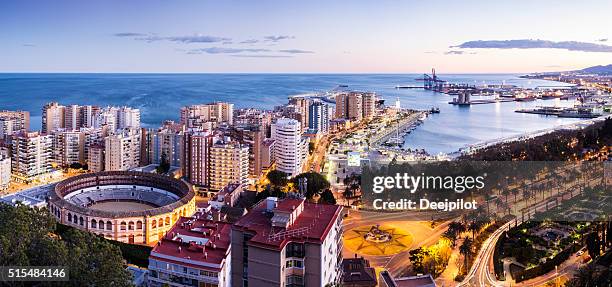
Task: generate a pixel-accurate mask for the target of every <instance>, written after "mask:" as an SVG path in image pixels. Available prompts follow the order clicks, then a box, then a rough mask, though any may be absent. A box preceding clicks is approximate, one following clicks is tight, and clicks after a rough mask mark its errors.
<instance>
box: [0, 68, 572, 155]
mask: <svg viewBox="0 0 612 287" xmlns="http://www.w3.org/2000/svg"><path fill="white" fill-rule="evenodd" d="M419 76H420V75H417V74H0V109H9V110H15V109H20V110H28V111H30V113H31V115H32V124H31V126H32V129H40V126H41V118H40V115H41V113H42V111H41V109H42V106H43V105H44V104H45V103H47V102H50V101H57V102H60V103H62V104H92V105H100V106H106V105H128V106H133V107H137V108H140V109H141V113H142V115H141V116H142V123H143V125H144V126H147V127H155V126H158V125H159V124H160V123H161V122H162V121H163V120H166V119H171V120H177V119H178V117H179V109H180V107H181V106H184V105H189V104H196V103H206V102H211V101H228V102H232V103H234V104H235V106H236V108H247V107H254V108H263V109H271V108H273V107H274V106H277V105H281V104H284V103H286V102H287V97H289V96H291V95H296V94H302V93H310V92H322V91H327V90H331V89H333V88H335V87H337V86H338V85H348V86H349V89H354V90H364V91H374V92H377V93H379V94H380V95H381V96H382V98H383V99H385V100H386V103H387V104H390V105H392V104H394V102H395V101H396V100H397V99H398V98H399V100H400V103H401V105H402V107H408V108H415V109H428V108H431V107H438V108H440V111H441V113H440V114H434V115H432V116H430V117H429V118H428V119H427V120H426V121H425V122H424V123H423V124H422V125H421V126H420V127H418V128H417V129H416V130H415V131H413V132H412V133H411V134H409V135H407V136H406V145H405V146H406V147H410V148H419V149H421V148H422V149H425V150H427V151H428V152H430V153H432V154H433V153H438V152H453V151H455V150H457V149H459V148H461V147H464V146H466V145H468V144H473V143H476V142H481V141H486V140H491V139H495V138H500V137H508V136H513V135H517V134H521V133H525V132H530V131H535V130H541V129H544V128H551V127H554V126H557V125H561V124H567V123H571V122H575V121H577V119H560V118H557V117H547V116H540V115H530V114H520V113H515V112H514V110H516V109H519V108H527V107H535V106H540V105H563V106H566V105H571V104H573V102H571V101H569V102H568V101H559V100H538V101H535V102H522V103H519V102H509V103H497V104H486V105H474V106H471V107H458V106H453V105H450V104H448V102H449V101H450V100H452V96H449V95H445V94H439V93H434V92H430V91H425V90H422V89H395V86H396V85H398V84H403V85H418V84H419V82H418V81H416V80H415V79H416V78H418V77H419ZM440 77H441V78H443V79H445V80H447V81H449V82H455V83H469V84H478V85H480V84H501V83H505V84H512V85H517V86H519V87H537V86H549V85H564V84H562V83H557V82H550V81H542V80H527V79H520V78H518V75H512V74H474V75H470V74H458V75H440Z"/></svg>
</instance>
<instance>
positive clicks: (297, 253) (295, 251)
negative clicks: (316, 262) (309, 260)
mask: <svg viewBox="0 0 612 287" xmlns="http://www.w3.org/2000/svg"><path fill="white" fill-rule="evenodd" d="M304 256H306V250H305V247H304V244H302V243H294V242H291V243H289V244H287V247H285V257H297V258H304Z"/></svg>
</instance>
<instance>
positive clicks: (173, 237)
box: [148, 212, 234, 287]
mask: <svg viewBox="0 0 612 287" xmlns="http://www.w3.org/2000/svg"><path fill="white" fill-rule="evenodd" d="M207 216H208V214H206V213H200V212H198V213H196V214H195V215H194V217H192V218H181V219H180V220H179V221H178V222H177V223H176V224H175V225H174V227H173V228H172V229H171V230H170V231H169V232H168V233H167V234H166V235H165V236H164V237H163V238H162V239H161V240H160V241H159V244H157V245H156V246H155V247H154V248H153V250H152V251H151V256H149V276H148V280H149V282H148V283H149V284H148V286H151V287H162V286H198V287H231V286H234V285H233V284H232V282H231V273H230V272H231V251H232V249H231V243H230V233H231V224H229V223H226V222H221V221H214V220H208V219H206V217H207Z"/></svg>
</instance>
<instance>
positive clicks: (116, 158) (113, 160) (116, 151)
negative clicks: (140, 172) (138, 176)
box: [104, 129, 141, 171]
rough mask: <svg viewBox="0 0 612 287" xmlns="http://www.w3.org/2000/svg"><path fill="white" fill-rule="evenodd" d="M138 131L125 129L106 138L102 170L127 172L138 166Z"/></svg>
mask: <svg viewBox="0 0 612 287" xmlns="http://www.w3.org/2000/svg"><path fill="white" fill-rule="evenodd" d="M140 136H141V134H140V130H139V129H125V130H122V131H121V132H118V133H117V134H114V135H110V136H108V137H106V139H105V142H104V148H105V152H104V169H105V170H107V171H113V170H129V169H131V168H135V167H138V166H140Z"/></svg>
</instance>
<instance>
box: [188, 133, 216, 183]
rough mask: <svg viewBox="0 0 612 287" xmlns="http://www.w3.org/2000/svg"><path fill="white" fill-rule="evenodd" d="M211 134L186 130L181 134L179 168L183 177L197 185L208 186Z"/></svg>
mask: <svg viewBox="0 0 612 287" xmlns="http://www.w3.org/2000/svg"><path fill="white" fill-rule="evenodd" d="M212 143H213V135H212V133H210V132H204V131H187V132H185V134H184V136H183V152H182V156H181V170H182V173H183V175H184V176H185V178H186V179H187V180H188V181H189V182H190V183H191V184H195V185H199V186H209V184H210V178H209V166H208V165H209V162H210V147H211V146H212Z"/></svg>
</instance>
